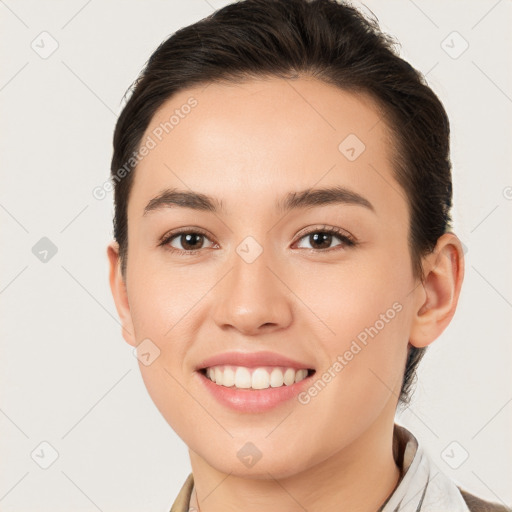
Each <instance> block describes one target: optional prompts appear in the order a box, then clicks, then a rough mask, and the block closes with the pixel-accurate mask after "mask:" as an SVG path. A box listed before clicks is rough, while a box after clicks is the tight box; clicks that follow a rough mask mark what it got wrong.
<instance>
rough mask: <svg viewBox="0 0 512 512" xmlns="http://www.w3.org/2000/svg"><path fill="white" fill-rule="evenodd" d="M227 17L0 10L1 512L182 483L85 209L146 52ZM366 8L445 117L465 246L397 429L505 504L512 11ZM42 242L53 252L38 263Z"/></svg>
mask: <svg viewBox="0 0 512 512" xmlns="http://www.w3.org/2000/svg"><path fill="white" fill-rule="evenodd" d="M226 3H228V2H225V1H223V2H220V1H219V2H217V1H213V0H209V1H207V0H187V1H161V0H151V1H144V2H142V1H133V0H131V1H127V0H124V1H120V0H118V1H112V0H110V1H103V2H100V1H99V0H89V1H86V0H73V1H67V2H64V1H63V0H62V1H45V2H43V1H40V0H37V1H36V0H32V1H27V0H20V1H17V2H16V1H14V0H0V20H1V21H0V34H1V38H2V41H1V46H0V47H1V50H0V51H1V52H2V54H1V69H0V100H1V112H0V116H1V117H0V119H1V127H2V134H1V137H0V151H1V157H2V160H1V162H2V165H1V167H0V172H1V183H2V187H1V189H0V223H1V227H2V230H1V237H2V240H1V243H2V251H1V253H0V264H1V274H0V306H1V315H2V316H1V322H0V339H1V343H2V349H1V358H0V371H1V373H0V375H1V382H0V383H1V386H0V393H1V394H0V399H1V402H0V440H1V441H0V443H1V452H0V461H1V469H0V471H1V473H0V510H2V511H3V512H10V511H20V510H24V511H41V512H43V511H49V510H52V511H54V512H58V511H67V510H70V509H73V510H76V511H85V510H87V511H89V510H91V511H92V510H101V511H104V512H107V511H114V510H126V511H131V510H133V511H135V510H155V511H156V510H162V511H168V510H169V508H170V505H171V503H172V501H173V500H174V498H175V495H176V494H177V492H178V490H179V488H180V487H181V485H182V483H183V481H184V479H185V477H186V476H187V474H188V472H189V470H190V466H189V462H188V454H187V450H186V447H185V446H184V444H183V443H182V442H181V440H180V439H179V438H178V437H177V436H176V435H175V434H174V433H173V431H172V430H171V429H170V427H169V426H168V425H167V423H166V422H165V421H164V420H163V418H162V417H161V416H160V414H159V412H158V411H157V409H156V407H155V406H154V405H153V403H152V402H151V399H150V398H149V396H148V395H147V392H146V389H145V387H144V384H143V382H142V379H141V377H140V374H139V371H138V366H137V360H136V359H135V358H134V356H133V355H132V351H131V347H130V346H129V345H127V344H126V343H125V342H124V340H123V339H122V337H121V331H120V326H119V322H118V319H117V315H116V312H115V308H114V304H113V301H112V298H111V295H110V289H109V287H108V268H107V258H106V252H105V248H106V245H107V243H108V242H109V240H110V238H111V236H112V230H111V217H112V212H113V207H112V197H111V194H108V195H107V197H106V198H105V199H103V200H97V199H95V198H94V197H93V195H92V190H93V189H94V187H96V186H98V185H101V184H102V183H103V182H104V181H105V180H106V179H107V178H108V173H109V164H110V157H111V148H112V145H111V140H112V132H113V128H114V124H115V121H116V116H117V115H118V113H119V112H120V109H121V106H122V102H121V98H122V96H123V94H124V93H125V91H126V90H127V88H128V86H129V85H130V84H131V83H132V81H133V80H134V79H135V78H136V76H137V74H138V73H139V71H140V70H141V68H142V66H143V64H144V63H145V62H146V60H147V58H148V57H149V56H150V54H151V52H152V51H153V50H154V49H155V48H156V46H157V45H158V44H159V43H160V42H161V41H162V40H163V39H165V38H167V37H168V36H169V35H170V34H171V33H172V32H174V31H175V30H176V29H178V28H179V27H181V26H183V25H187V24H190V23H192V22H194V21H197V20H199V19H200V18H202V17H204V16H206V15H208V14H210V13H211V12H212V11H213V10H214V9H215V8H218V7H221V6H222V5H225V4H226ZM356 5H360V4H356ZM366 5H367V6H368V7H369V8H370V9H371V10H372V11H373V12H374V13H375V14H376V15H377V16H378V18H379V20H380V22H381V26H382V27H383V28H384V29H385V30H386V31H388V32H390V33H391V34H393V35H394V36H396V37H397V39H398V40H399V41H400V42H401V44H402V54H403V56H404V57H405V58H406V59H407V60H409V61H410V62H411V63H412V64H413V65H414V66H415V67H417V68H418V69H419V70H421V71H422V72H423V73H426V74H427V79H428V82H429V84H430V86H431V87H432V88H433V89H434V90H435V92H436V93H437V94H438V95H439V97H440V98H441V100H442V101H443V103H444V104H445V106H446V109H447V111H448V114H449V116H450V119H451V124H452V130H453V137H452V160H453V167H454V171H453V176H454V186H455V197H454V201H455V207H454V211H453V213H454V218H455V231H456V233H457V234H458V235H459V237H460V238H461V240H462V241H463V243H464V244H465V245H466V247H467V253H466V277H465V282H464V285H463V290H462V295H461V298H460V303H459V308H458V310H457V313H456V315H455V317H454V319H453V321H452V323H451V324H450V326H449V327H448V328H447V329H446V331H445V332H444V333H443V334H442V336H441V337H440V338H439V339H438V340H436V342H435V343H434V344H433V345H432V346H431V347H430V349H429V352H428V354H427V356H426V357H425V359H424V361H423V363H422V366H421V370H420V372H419V384H418V386H417V391H416V395H415V399H414V401H413V403H412V405H411V406H410V408H409V409H408V410H407V411H406V412H404V413H402V414H401V415H400V416H399V417H398V419H397V420H398V421H399V422H400V423H402V424H404V425H406V426H407V427H408V428H409V429H411V430H412V431H413V433H414V434H415V435H416V437H418V439H420V442H422V443H423V444H424V446H425V448H426V450H427V451H428V452H429V454H430V455H431V457H432V458H433V460H434V462H435V464H436V465H437V467H438V468H439V470H441V471H443V472H444V473H446V474H447V475H449V476H450V477H451V478H453V479H454V480H455V481H456V482H458V483H459V484H462V485H463V486H465V487H466V488H467V489H469V490H470V491H472V492H474V493H477V494H478V495H480V496H482V497H484V498H487V499H491V500H494V501H502V502H505V503H508V504H512V488H511V487H510V481H511V473H512V472H511V467H512V457H511V455H512V453H511V452H512V438H511V436H510V432H511V431H512V403H511V402H512V389H511V383H510V370H511V361H512V359H511V355H512V354H511V352H512V344H511V343H510V341H511V331H512V328H511V327H512V326H511V322H510V319H511V318H512V315H511V308H512V302H511V301H512V283H511V270H512V268H511V265H510V261H511V260H512V258H511V252H512V251H511V245H512V244H511V241H512V230H511V229H510V218H511V210H512V200H511V199H512V176H511V173H510V169H511V152H510V141H511V140H512V138H511V135H512V134H511V131H512V130H511V126H510V123H509V122H508V121H509V119H510V116H511V113H512V77H511V68H510V65H509V59H510V52H511V40H512V36H511V31H510V23H511V21H512V20H511V18H512V16H511V14H512V4H511V2H510V1H507V0H501V1H476V0H472V1H465V2H462V1H451V2H446V1H441V0H439V1H432V0H429V1H420V0H415V1H414V2H413V1H407V0H401V1H382V0H381V1H378V0H373V1H368V2H366ZM43 31H47V32H48V33H49V34H50V35H49V36H48V35H40V34H41V33H42V32H43ZM454 31H456V32H457V33H458V34H459V35H457V34H453V32H454ZM55 41H56V43H55ZM443 41H444V42H443ZM465 42H467V44H469V47H468V48H467V49H466V50H465V51H464V52H463V53H461V51H462V50H463V49H464V48H465V45H466V43H465ZM52 44H53V45H55V44H58V48H57V49H56V50H55V51H54V52H53V53H52V54H51V55H46V54H45V52H47V53H48V52H50V51H51V49H52ZM459 54H460V55H459ZM43 57H44V58H43ZM455 57H456V58H455ZM43 237H47V238H48V239H49V240H50V241H51V242H52V244H54V246H55V247H56V249H57V253H56V254H55V255H52V252H51V249H50V250H49V252H48V253H47V254H46V260H45V261H41V260H40V258H42V257H43V256H44V255H45V253H44V252H42V253H41V252H40V251H44V250H45V247H46V250H48V247H47V245H48V242H47V241H43V242H40V239H41V238H43ZM38 243H39V244H43V245H41V246H39V245H36V244H38ZM44 244H47V245H46V246H45V245H44ZM34 246H36V249H34V250H33V248H34ZM34 252H35V253H36V254H34ZM42 442H47V443H49V444H50V445H51V447H53V448H51V447H49V446H48V445H41V443H42ZM53 450H55V451H56V452H57V453H58V458H57V459H56V460H55V461H54V462H53V463H52V464H51V465H50V466H49V467H48V468H47V469H43V468H42V467H41V465H43V466H44V465H48V464H49V463H50V462H52V453H53ZM31 454H32V455H31ZM466 454H467V459H466V460H464V458H465V457H466Z"/></svg>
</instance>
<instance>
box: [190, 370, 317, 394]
mask: <svg viewBox="0 0 512 512" xmlns="http://www.w3.org/2000/svg"><path fill="white" fill-rule="evenodd" d="M199 373H201V374H202V375H204V376H205V377H206V378H207V379H209V380H210V381H212V382H213V383H215V384H217V385H218V386H223V387H226V388H232V389H246V390H258V389H268V388H280V387H284V386H291V385H292V384H295V383H297V382H301V381H302V380H304V379H306V378H308V377H310V376H312V375H313V374H314V373H315V370H313V369H310V368H300V369H296V368H289V367H286V366H259V367H254V368H249V367H247V366H234V365H217V366H210V367H208V368H202V369H200V370H199Z"/></svg>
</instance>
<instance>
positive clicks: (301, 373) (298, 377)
mask: <svg viewBox="0 0 512 512" xmlns="http://www.w3.org/2000/svg"><path fill="white" fill-rule="evenodd" d="M307 376H308V371H307V370H305V369H301V370H297V373H296V374H295V382H300V381H301V380H304V379H305V378H306V377H307Z"/></svg>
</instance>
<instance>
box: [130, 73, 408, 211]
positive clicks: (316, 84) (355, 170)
mask: <svg viewBox="0 0 512 512" xmlns="http://www.w3.org/2000/svg"><path fill="white" fill-rule="evenodd" d="M149 141H151V142H150V143H149V145H151V147H152V148H151V149H150V150H149V151H148V152H147V154H146V156H144V157H143V158H142V159H141V160H140V162H139V164H138V166H137V170H136V172H135V177H134V183H133V189H132V194H133V199H134V201H133V203H138V204H136V205H134V206H133V207H134V208H135V207H136V208H137V211H141V208H142V210H143V209H144V207H145V205H146V203H147V201H148V200H150V199H151V198H152V197H154V196H155V195H157V194H158V192H161V191H162V190H163V189H164V188H168V187H179V188H188V189H193V190H194V191H198V192H203V193H205V194H208V195H213V196H216V197H219V198H220V199H222V201H223V203H225V202H227V203H228V204H229V202H230V200H232V201H235V200H236V199H238V200H239V201H242V198H243V197H244V196H247V195H248V193H249V192H250V194H251V197H258V198H259V199H260V200H263V199H264V198H265V197H272V198H275V197H276V194H277V195H281V194H285V193H287V192H289V191H290V190H299V189H304V188H307V187H312V186H314V185H315V184H317V183H319V184H321V185H326V186H327V185H333V184H341V185H351V186H352V188H355V189H358V191H360V192H361V193H366V194H368V195H370V196H376V195H378V194H379V193H380V192H382V191H383V190H382V189H386V188H387V189H388V190H387V193H388V195H389V193H390V192H391V188H394V189H395V192H396V189H398V188H399V187H398V184H396V183H395V184H391V185H390V182H392V181H393V173H392V168H391V161H390V157H391V155H392V151H393V139H392V137H391V136H390V132H389V129H388V126H387V124H386V122H385V120H384V118H383V114H382V112H381V110H380V109H379V106H378V103H377V102H376V101H375V100H374V99H373V98H372V97H371V96H369V95H367V94H360V93H358V94H355V93H351V92H347V91H344V90H341V89H339V88H338V87H335V86H333V85H330V84H326V83H324V82H321V81H318V80H316V79H313V78H299V79H295V80H285V79H280V78H269V79H257V80H256V79H255V80H250V81H245V82H242V83H236V84H235V83H211V84H208V85H206V86H201V87H194V88H189V89H184V90H182V91H180V92H179V93H177V94H176V95H174V96H173V97H171V98H170V99H169V100H167V101H166V102H165V103H164V104H163V105H162V107H161V108H160V109H159V110H158V111H157V112H156V114H155V115H154V116H153V118H152V120H151V122H150V124H149V125H148V127H147V129H146V132H145V135H144V137H143V139H142V141H141V143H142V144H148V142H149ZM379 188H380V189H381V190H380V191H379ZM384 192H386V191H385V190H384ZM144 201H146V203H144V204H142V203H143V202H144ZM130 202H131V203H132V200H130ZM130 207H131V206H130Z"/></svg>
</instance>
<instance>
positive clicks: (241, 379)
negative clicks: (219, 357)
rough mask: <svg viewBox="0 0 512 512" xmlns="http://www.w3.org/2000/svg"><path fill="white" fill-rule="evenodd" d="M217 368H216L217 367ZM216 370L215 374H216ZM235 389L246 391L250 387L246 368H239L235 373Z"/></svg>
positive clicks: (249, 374)
mask: <svg viewBox="0 0 512 512" xmlns="http://www.w3.org/2000/svg"><path fill="white" fill-rule="evenodd" d="M217 368H218V367H217ZM217 368H216V369H215V372H217ZM235 387H236V388H241V389H246V388H250V387H251V373H250V372H249V370H248V369H247V368H244V367H243V366H239V367H238V368H237V369H236V372H235Z"/></svg>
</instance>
